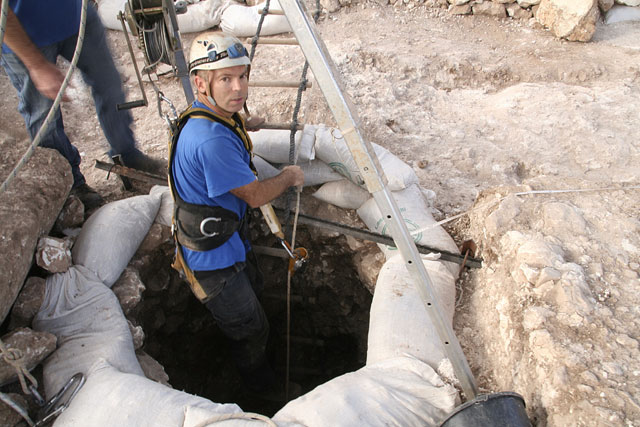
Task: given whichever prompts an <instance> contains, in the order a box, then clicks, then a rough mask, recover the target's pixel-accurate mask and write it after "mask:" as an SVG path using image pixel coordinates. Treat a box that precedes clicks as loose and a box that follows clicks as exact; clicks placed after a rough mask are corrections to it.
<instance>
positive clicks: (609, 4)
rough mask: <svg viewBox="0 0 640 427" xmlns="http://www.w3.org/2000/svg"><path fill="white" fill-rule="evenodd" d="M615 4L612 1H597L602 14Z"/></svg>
mask: <svg viewBox="0 0 640 427" xmlns="http://www.w3.org/2000/svg"><path fill="white" fill-rule="evenodd" d="M614 4H615V1H614V0H598V6H599V7H600V10H601V11H602V12H607V11H608V10H609V9H611V8H612V7H613V5H614Z"/></svg>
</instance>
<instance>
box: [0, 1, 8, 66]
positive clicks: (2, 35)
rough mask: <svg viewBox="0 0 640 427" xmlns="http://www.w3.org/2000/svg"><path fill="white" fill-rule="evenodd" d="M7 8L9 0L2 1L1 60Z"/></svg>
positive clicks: (0, 20)
mask: <svg viewBox="0 0 640 427" xmlns="http://www.w3.org/2000/svg"><path fill="white" fill-rule="evenodd" d="M8 7H9V0H2V7H1V8H0V58H2V43H3V41H4V30H5V28H6V27H7V16H8V14H9V12H7V8H8Z"/></svg>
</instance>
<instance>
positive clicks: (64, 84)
mask: <svg viewBox="0 0 640 427" xmlns="http://www.w3.org/2000/svg"><path fill="white" fill-rule="evenodd" d="M3 1H4V0H3ZM88 1H89V0H82V13H81V15H80V29H79V31H78V42H77V43H76V50H75V52H74V53H73V58H72V60H71V66H70V67H69V70H68V71H67V75H66V76H65V77H64V81H63V82H62V86H60V90H59V91H58V94H57V95H56V99H55V100H54V101H53V105H51V109H50V110H49V113H48V114H47V117H46V119H45V120H44V123H43V124H42V126H40V129H39V130H38V133H37V134H36V136H35V138H33V141H32V142H31V146H29V148H28V149H27V151H26V153H24V155H23V156H22V158H21V159H20V161H19V162H18V164H17V165H16V167H15V168H14V169H13V170H12V171H11V172H10V173H9V176H8V177H7V179H6V180H5V181H4V182H3V183H2V186H0V194H2V193H4V192H5V191H6V190H7V188H8V187H9V185H10V184H11V182H13V180H14V179H15V177H16V175H18V172H19V171H20V170H21V169H22V168H23V167H24V165H25V164H26V163H27V162H28V161H29V159H30V158H31V156H33V153H34V152H35V150H36V147H38V145H40V140H41V139H42V137H43V136H44V134H45V131H46V130H47V128H48V127H49V125H50V124H51V122H52V121H53V117H54V116H55V113H56V110H57V109H58V106H59V105H60V101H61V100H62V95H63V94H64V91H65V89H66V88H67V85H68V84H69V80H70V79H71V75H72V74H73V71H74V70H75V68H76V64H77V63H78V59H79V58H80V52H81V51H82V44H83V43H84V30H85V26H86V23H87V4H88ZM3 4H4V3H3ZM2 10H3V11H4V10H5V9H4V7H3V8H2ZM3 28H4V27H3Z"/></svg>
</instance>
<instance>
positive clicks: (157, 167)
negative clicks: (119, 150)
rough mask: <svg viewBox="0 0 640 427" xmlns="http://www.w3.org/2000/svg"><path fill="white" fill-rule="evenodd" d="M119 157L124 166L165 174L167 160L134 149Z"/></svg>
mask: <svg viewBox="0 0 640 427" xmlns="http://www.w3.org/2000/svg"><path fill="white" fill-rule="evenodd" d="M120 158H121V160H122V163H123V164H124V166H126V167H128V168H132V169H137V170H139V171H143V172H147V173H150V174H152V175H158V176H162V177H165V176H167V161H166V160H161V159H155V158H153V157H149V156H147V155H146V154H144V153H142V152H141V151H139V150H135V151H133V152H131V153H127V154H126V155H124V154H121V155H120Z"/></svg>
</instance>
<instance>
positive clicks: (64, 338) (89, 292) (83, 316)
mask: <svg viewBox="0 0 640 427" xmlns="http://www.w3.org/2000/svg"><path fill="white" fill-rule="evenodd" d="M33 328H34V330H36V331H45V332H50V333H52V334H54V335H55V336H56V337H57V338H58V349H57V350H56V351H55V352H54V353H53V354H51V356H49V357H48V358H47V359H46V360H45V362H44V371H43V376H44V389H45V394H46V396H47V397H48V398H50V397H51V396H53V395H54V394H55V393H57V392H58V390H60V389H61V388H62V386H64V385H65V384H66V383H67V381H68V380H69V379H70V378H71V377H72V376H73V375H74V374H76V373H77V372H82V373H84V374H86V373H87V372H88V371H89V368H90V367H91V366H92V365H93V364H94V363H95V362H96V361H97V360H98V359H100V358H103V359H105V360H108V361H109V363H110V364H112V365H113V366H116V367H117V368H118V369H119V370H121V371H123V372H128V373H131V374H135V375H141V376H144V373H143V372H142V369H141V368H140V364H139V363H138V360H137V359H136V355H135V350H134V348H133V341H132V338H131V332H130V331H129V325H128V323H127V320H126V318H125V317H124V314H123V313H122V308H121V307H120V303H119V302H118V299H117V298H116V296H115V295H114V294H113V292H112V291H111V289H109V288H108V287H106V286H105V285H104V284H103V283H102V282H101V281H100V279H99V278H98V277H97V276H96V275H95V274H94V273H93V272H92V271H90V270H89V269H87V268H85V267H82V266H72V267H71V268H70V269H69V270H67V271H66V272H64V273H58V274H54V275H52V276H49V277H48V278H47V282H46V292H45V298H44V301H43V302H42V305H41V307H40V311H39V312H38V314H37V315H36V317H35V318H34V320H33Z"/></svg>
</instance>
